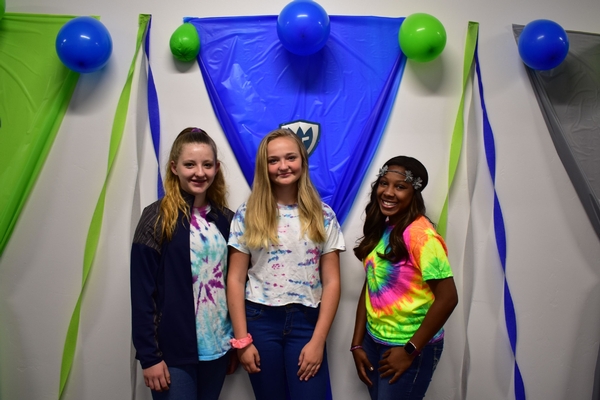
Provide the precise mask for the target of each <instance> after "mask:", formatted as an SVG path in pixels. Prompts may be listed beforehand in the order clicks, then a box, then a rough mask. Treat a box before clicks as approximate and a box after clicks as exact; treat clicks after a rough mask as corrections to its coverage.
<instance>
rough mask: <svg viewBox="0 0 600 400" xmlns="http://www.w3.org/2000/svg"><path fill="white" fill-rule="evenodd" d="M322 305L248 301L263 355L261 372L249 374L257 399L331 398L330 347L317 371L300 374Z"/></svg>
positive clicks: (250, 321)
mask: <svg viewBox="0 0 600 400" xmlns="http://www.w3.org/2000/svg"><path fill="white" fill-rule="evenodd" d="M318 317H319V308H312V307H306V306H302V305H300V304H289V305H285V306H280V307H271V306H265V305H260V304H256V303H252V302H249V301H246V322H247V326H248V332H250V334H251V335H252V338H253V343H254V346H256V349H257V350H258V354H259V356H260V372H258V373H255V374H249V376H250V383H252V389H253V390H254V396H255V397H256V399H257V400H285V399H286V398H287V399H290V400H306V399H311V400H324V399H327V398H331V388H330V386H329V369H328V367H327V351H326V350H325V351H324V352H323V362H322V364H321V368H320V369H319V371H318V372H317V374H316V375H315V376H314V377H312V378H310V379H309V380H308V381H300V378H299V377H298V375H297V373H298V368H299V366H298V359H299V357H300V352H301V351H302V348H303V347H304V346H305V345H306V344H307V343H308V342H309V341H310V339H311V338H312V334H313V332H314V330H315V325H316V324H317V318H318Z"/></svg>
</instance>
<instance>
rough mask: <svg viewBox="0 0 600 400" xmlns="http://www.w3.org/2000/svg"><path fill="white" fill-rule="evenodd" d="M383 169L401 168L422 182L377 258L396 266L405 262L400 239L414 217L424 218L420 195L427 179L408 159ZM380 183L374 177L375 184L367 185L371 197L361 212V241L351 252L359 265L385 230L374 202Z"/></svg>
mask: <svg viewBox="0 0 600 400" xmlns="http://www.w3.org/2000/svg"><path fill="white" fill-rule="evenodd" d="M386 165H387V166H388V167H391V166H392V165H396V166H400V167H404V168H405V169H406V170H409V171H411V172H412V174H413V176H414V177H415V178H417V177H418V178H421V181H422V186H421V187H420V188H419V189H415V191H414V194H413V197H412V200H411V202H410V205H409V206H408V209H407V210H406V211H405V212H404V214H403V215H401V216H399V218H398V222H397V223H396V225H395V226H394V228H393V229H392V232H391V234H390V241H389V245H388V247H387V249H386V251H385V253H384V254H379V257H381V258H383V259H385V260H389V261H391V262H393V263H397V262H399V261H401V260H403V259H406V258H408V249H407V248H406V244H405V243H404V238H403V236H402V234H403V233H404V230H405V229H406V227H407V226H408V225H410V224H411V223H412V222H413V221H414V220H415V219H417V218H418V217H420V216H426V215H425V211H426V210H425V201H424V200H423V195H422V194H421V191H422V190H423V189H424V188H425V186H427V182H428V180H429V179H428V178H429V177H428V174H427V169H425V166H424V165H423V164H421V162H419V161H418V160H417V159H415V158H412V157H407V156H397V157H394V158H391V159H390V160H388V161H387V162H386V163H385V164H384V166H386ZM380 180H381V177H380V176H379V177H377V180H375V182H373V183H372V184H371V196H370V199H369V203H368V204H367V207H366V208H365V223H364V225H363V237H362V238H360V239H359V240H358V245H357V246H356V247H355V248H354V255H355V256H356V258H358V259H359V260H361V261H362V260H364V259H365V258H366V257H367V256H368V255H369V253H371V252H372V251H373V249H374V248H375V246H377V243H379V240H380V239H381V237H382V236H383V233H384V231H385V228H386V222H385V221H386V218H387V217H386V216H385V215H384V214H383V213H382V212H381V209H380V208H379V202H378V200H377V187H378V186H379V181H380Z"/></svg>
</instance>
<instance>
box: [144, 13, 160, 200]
mask: <svg viewBox="0 0 600 400" xmlns="http://www.w3.org/2000/svg"><path fill="white" fill-rule="evenodd" d="M151 25H152V17H150V20H149V21H148V30H147V31H146V38H145V40H144V52H145V53H146V60H147V61H148V94H147V96H148V120H149V122H150V134H151V135H152V144H153V145H154V154H155V155H156V162H157V163H158V171H157V180H156V194H157V196H158V197H157V198H159V199H160V198H162V197H163V196H164V195H165V190H164V188H163V182H162V177H161V174H160V113H159V107H158V94H157V93H156V86H155V85H154V76H153V75H152V68H151V67H150V28H151Z"/></svg>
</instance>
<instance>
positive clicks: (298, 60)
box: [185, 16, 406, 223]
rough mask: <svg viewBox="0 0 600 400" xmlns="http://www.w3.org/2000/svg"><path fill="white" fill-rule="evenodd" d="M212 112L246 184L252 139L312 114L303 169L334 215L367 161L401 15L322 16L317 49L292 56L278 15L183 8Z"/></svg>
mask: <svg viewBox="0 0 600 400" xmlns="http://www.w3.org/2000/svg"><path fill="white" fill-rule="evenodd" d="M185 21H186V22H190V23H192V24H194V26H195V27H196V29H197V30H198V34H199V36H200V41H201V44H202V47H201V51H200V54H199V56H198V63H199V66H200V70H201V72H202V76H203V79H204V82H205V85H206V88H207V91H208V94H209V96H210V100H211V102H212V105H213V108H214V111H215V114H216V116H217V118H218V119H219V121H220V123H221V126H222V128H223V130H224V132H225V135H226V136H227V139H228V140H229V143H230V145H231V148H232V150H233V152H234V153H235V156H236V158H237V160H238V163H239V165H240V167H241V170H242V172H243V174H244V176H245V178H246V180H247V182H248V184H249V185H252V180H253V175H254V160H255V154H256V150H257V148H258V145H259V143H260V140H261V139H262V138H263V137H264V135H265V134H267V133H268V132H270V131H272V130H273V129H276V128H278V127H279V126H280V125H281V124H285V123H289V122H293V121H299V120H301V121H310V122H312V123H316V124H319V126H320V138H319V141H318V145H317V146H316V148H315V150H314V151H313V152H312V153H311V156H310V174H311V179H312V180H313V182H314V184H315V186H316V187H317V189H318V190H319V193H320V194H321V197H322V198H323V201H325V202H326V203H328V204H329V205H330V206H331V207H332V208H333V209H334V211H335V212H336V214H337V217H338V219H339V221H340V222H341V223H343V221H344V220H345V218H346V216H347V215H348V213H349V211H350V208H351V207H352V203H353V201H354V198H355V196H356V193H357V192H358V190H359V188H360V185H361V183H362V180H363V177H364V174H365V172H366V170H367V168H368V167H369V164H370V162H371V159H372V157H373V154H374V153H375V151H376V149H377V145H378V144H379V141H380V139H381V136H382V134H383V131H384V128H385V125H386V122H387V120H388V117H389V114H390V111H391V108H392V106H393V103H394V99H395V97H396V93H397V91H398V87H399V85H400V81H401V77H402V72H403V70H404V65H405V63H406V58H405V57H404V56H403V54H402V53H401V51H400V46H399V44H398V31H399V28H400V25H401V23H402V21H403V18H384V17H362V16H330V24H331V33H330V36H329V39H328V41H327V44H326V45H325V47H324V48H323V49H322V50H320V51H319V52H317V53H315V54H312V55H309V56H298V55H294V54H292V53H290V52H288V51H287V50H286V49H285V48H284V47H283V46H282V45H281V43H280V42H279V38H278V37H277V16H246V17H221V18H185Z"/></svg>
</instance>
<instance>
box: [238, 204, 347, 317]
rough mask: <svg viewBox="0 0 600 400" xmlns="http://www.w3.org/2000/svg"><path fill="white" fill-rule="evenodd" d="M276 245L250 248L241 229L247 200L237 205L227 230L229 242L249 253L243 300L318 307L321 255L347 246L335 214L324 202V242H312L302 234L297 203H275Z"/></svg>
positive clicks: (242, 228) (271, 304) (319, 299)
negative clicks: (245, 242) (276, 217)
mask: <svg viewBox="0 0 600 400" xmlns="http://www.w3.org/2000/svg"><path fill="white" fill-rule="evenodd" d="M278 208H279V219H278V226H277V234H278V235H277V237H278V239H279V244H278V245H273V244H270V245H269V248H268V249H264V248H260V249H249V248H248V247H246V245H245V244H244V243H243V240H241V238H242V236H243V234H244V231H245V225H244V218H245V215H246V203H244V204H242V205H241V206H240V208H238V210H237V212H236V213H235V216H234V217H233V221H232V222H231V231H230V232H229V245H230V246H232V247H233V248H235V249H237V250H239V251H241V252H243V253H246V254H250V262H251V264H252V267H251V268H249V269H248V282H247V283H246V299H247V300H250V301H252V302H254V303H260V304H265V305H268V306H281V305H285V304H291V303H298V304H302V305H305V306H308V307H317V306H318V305H319V303H320V302H321V294H322V292H323V286H322V284H321V277H320V270H319V267H320V260H321V255H323V254H327V253H330V252H332V251H335V250H340V251H344V250H345V249H346V247H345V243H344V237H343V235H342V230H341V228H340V224H339V223H338V221H337V218H336V216H335V213H334V212H333V210H332V209H331V207H329V206H328V205H327V204H325V203H323V219H324V222H325V232H326V239H325V243H314V242H313V241H311V240H310V239H308V238H307V237H306V235H304V236H301V235H300V233H301V227H300V216H299V213H298V205H297V204H294V205H281V204H278Z"/></svg>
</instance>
